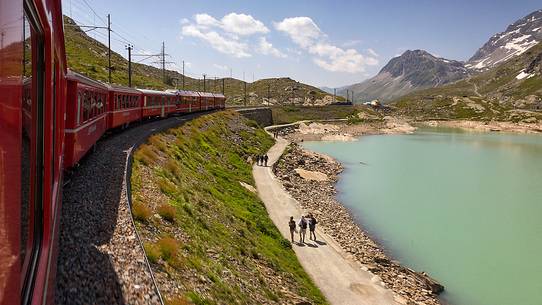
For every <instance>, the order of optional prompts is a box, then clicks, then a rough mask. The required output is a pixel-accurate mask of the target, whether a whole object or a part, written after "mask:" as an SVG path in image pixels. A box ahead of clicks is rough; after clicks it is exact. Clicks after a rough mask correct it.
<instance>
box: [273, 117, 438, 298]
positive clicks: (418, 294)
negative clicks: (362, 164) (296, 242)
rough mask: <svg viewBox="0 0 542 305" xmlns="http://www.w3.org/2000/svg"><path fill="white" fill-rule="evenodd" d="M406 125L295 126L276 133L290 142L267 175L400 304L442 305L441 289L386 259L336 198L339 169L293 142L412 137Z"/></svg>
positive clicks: (391, 122) (386, 122)
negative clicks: (271, 176) (367, 136)
mask: <svg viewBox="0 0 542 305" xmlns="http://www.w3.org/2000/svg"><path fill="white" fill-rule="evenodd" d="M414 130H415V128H414V127H412V126H411V125H410V124H408V123H407V122H406V121H403V120H399V119H396V118H387V119H385V120H383V121H381V122H373V123H370V124H363V125H346V124H341V125H336V124H334V125H333V124H321V123H311V124H300V125H299V126H290V127H287V128H283V129H281V132H280V134H281V135H282V136H284V137H286V138H288V139H289V140H290V141H292V142H293V143H292V144H291V145H290V147H289V148H288V149H287V151H286V153H285V154H284V155H283V156H282V157H281V159H280V161H279V162H278V163H277V165H276V166H275V167H274V169H273V171H274V174H275V176H276V177H278V178H279V179H280V181H281V182H282V184H283V186H284V188H285V189H286V190H287V191H288V192H289V194H290V195H291V196H292V197H293V198H294V199H296V200H297V201H298V202H299V203H300V204H301V206H302V208H303V209H304V210H305V211H306V212H312V213H314V214H315V215H316V217H317V219H318V221H319V228H320V229H321V230H322V231H323V232H324V233H326V234H328V235H329V236H331V237H332V238H333V239H334V240H335V241H336V242H337V243H338V244H339V245H340V246H341V247H342V248H343V249H344V251H345V252H346V253H348V256H349V258H352V259H354V260H356V261H358V262H359V263H361V264H362V268H363V269H364V270H367V271H370V272H372V273H373V274H375V275H378V276H379V277H380V278H381V279H382V281H383V282H384V283H385V285H386V287H388V288H390V289H391V290H393V291H394V292H395V293H397V294H398V295H400V296H401V297H403V298H404V300H405V304H442V303H441V301H440V300H439V299H438V293H440V292H441V289H442V288H443V287H442V286H440V284H438V283H437V282H436V281H435V280H433V279H432V278H431V277H430V276H428V275H427V274H425V273H422V272H416V271H414V270H412V269H409V268H406V267H404V266H402V265H401V264H400V262H398V261H395V260H393V259H391V258H390V257H389V256H388V255H387V254H386V253H385V251H384V249H383V247H381V246H380V245H379V244H378V243H377V242H375V241H374V240H373V239H372V238H371V237H370V236H369V234H368V233H367V232H366V231H365V230H364V229H363V227H362V225H360V224H359V223H358V222H357V221H355V219H354V217H353V216H352V215H351V214H350V213H349V212H348V210H347V209H346V208H345V207H344V206H343V205H342V204H341V203H340V202H339V201H338V200H337V199H336V194H337V190H336V187H335V185H336V183H337V181H338V178H339V175H340V173H341V172H342V171H343V167H342V165H341V164H340V163H339V162H338V161H336V160H334V159H333V158H331V157H329V156H327V155H322V154H318V153H314V152H311V151H308V150H305V149H303V148H302V147H301V146H299V145H298V144H297V143H296V142H301V141H307V140H334V141H350V140H352V139H351V138H354V139H355V137H357V136H360V135H367V134H394V133H395V134H397V133H412V132H413V131H414Z"/></svg>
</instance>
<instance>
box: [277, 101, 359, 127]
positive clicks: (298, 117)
mask: <svg viewBox="0 0 542 305" xmlns="http://www.w3.org/2000/svg"><path fill="white" fill-rule="evenodd" d="M362 108H364V109H366V108H367V107H362V106H350V105H327V106H317V107H308V106H299V107H292V106H286V107H272V108H271V110H272V112H273V122H274V123H275V124H288V123H294V122H297V121H302V120H330V119H347V118H352V117H355V116H356V115H357V114H358V112H360V111H361V109H362Z"/></svg>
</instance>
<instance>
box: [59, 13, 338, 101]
mask: <svg viewBox="0 0 542 305" xmlns="http://www.w3.org/2000/svg"><path fill="white" fill-rule="evenodd" d="M64 24H65V27H64V34H65V41H66V53H67V57H68V66H69V67H70V68H71V69H73V70H75V71H77V72H80V73H83V74H85V75H87V76H89V77H91V78H93V79H97V80H101V81H104V82H106V81H107V80H108V71H107V65H108V58H107V46H105V45H103V44H102V43H101V42H98V41H96V40H94V39H93V38H91V37H89V36H88V35H87V34H86V33H84V32H83V31H82V30H81V29H80V28H79V27H78V26H77V25H76V24H75V22H74V21H73V20H72V19H70V18H69V17H67V16H64ZM111 62H112V67H113V69H112V70H113V72H112V82H113V83H115V84H119V85H127V84H128V61H127V60H126V59H125V58H124V57H122V56H121V55H119V54H117V53H115V52H113V53H112V55H111ZM132 71H133V72H132V73H133V74H132V84H133V85H134V86H135V87H139V88H151V89H159V90H163V89H166V88H174V87H175V83H177V84H178V88H181V87H182V85H181V84H182V81H181V80H182V74H180V73H178V72H176V71H171V70H167V71H166V82H165V83H164V82H163V78H162V70H161V69H158V68H155V67H152V66H148V65H143V64H137V63H134V64H132ZM205 87H206V91H211V92H222V79H218V80H217V81H216V82H215V80H214V79H208V80H206V84H205ZM268 88H269V89H270V93H271V95H270V96H271V99H272V101H273V102H274V103H288V102H289V100H288V99H289V98H290V97H292V96H293V97H297V98H304V97H307V98H313V99H314V98H316V99H321V98H322V97H324V96H326V95H328V94H327V93H325V92H324V91H322V90H320V89H318V88H316V87H313V86H310V85H306V84H303V83H300V82H296V81H295V80H292V79H290V78H286V77H284V78H269V79H262V80H258V81H255V82H253V83H247V104H251V105H255V104H261V103H262V102H263V98H267V96H268ZM291 88H295V90H294V94H293V95H292V93H291V92H292V91H291ZM185 89H186V90H197V91H203V80H202V79H194V78H190V77H185ZM224 89H225V94H226V97H227V98H228V100H227V102H228V103H229V104H243V103H244V97H245V95H244V82H243V81H241V80H238V79H235V78H225V79H224ZM337 99H338V100H340V101H342V100H344V99H343V98H342V97H338V98H337Z"/></svg>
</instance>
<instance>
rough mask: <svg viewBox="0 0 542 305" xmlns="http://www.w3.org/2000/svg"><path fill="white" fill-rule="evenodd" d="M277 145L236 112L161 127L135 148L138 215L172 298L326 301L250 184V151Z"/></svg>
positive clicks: (198, 301)
mask: <svg viewBox="0 0 542 305" xmlns="http://www.w3.org/2000/svg"><path fill="white" fill-rule="evenodd" d="M272 144H273V139H272V138H271V137H269V136H268V135H267V134H266V133H265V132H264V131H263V130H262V129H261V128H259V127H257V125H256V124H255V123H254V122H253V121H248V120H246V119H244V118H243V117H241V116H240V115H239V114H238V113H236V112H234V111H229V112H220V113H215V114H211V115H205V116H203V117H200V118H198V119H196V120H194V121H192V122H190V123H187V124H186V125H184V126H182V127H179V128H176V129H171V130H169V131H167V132H164V133H162V134H158V135H155V136H153V137H151V138H150V139H149V140H148V143H146V144H144V145H142V146H141V147H140V148H139V149H138V151H137V152H136V153H135V155H134V164H133V174H132V191H133V193H132V196H133V200H134V206H133V211H134V217H135V218H136V219H137V227H138V230H139V232H140V234H141V236H142V239H143V240H144V242H145V250H146V253H147V256H148V258H149V260H150V261H151V265H152V268H153V271H154V273H155V276H156V278H157V281H158V283H159V284H158V285H159V288H160V290H161V292H162V294H163V295H165V297H166V299H167V300H168V303H170V304H191V303H194V304H228V305H229V304H283V303H284V302H287V303H292V304H293V303H297V302H302V301H305V302H310V303H312V304H326V301H325V299H324V297H323V296H322V294H321V293H320V292H319V290H318V289H317V288H316V287H315V286H314V284H313V283H312V282H311V280H310V278H309V277H308V275H307V274H306V273H305V272H304V270H303V268H302V267H301V265H300V264H299V262H298V260H297V258H296V256H295V253H294V252H293V250H292V249H291V245H290V243H289V241H288V240H286V239H284V238H283V237H282V236H281V235H280V233H279V231H278V230H277V228H276V227H275V226H274V225H273V223H272V222H271V220H270V219H269V217H268V215H267V212H266V209H265V207H264V205H263V203H262V202H261V201H260V200H259V198H258V196H257V195H256V194H255V193H254V192H252V191H250V190H249V188H251V187H250V186H254V181H253V178H252V172H251V165H250V164H249V163H248V162H247V158H248V157H249V156H254V155H256V154H260V153H263V152H265V151H267V149H268V148H269V147H271V145H272ZM242 184H244V186H243V185H242Z"/></svg>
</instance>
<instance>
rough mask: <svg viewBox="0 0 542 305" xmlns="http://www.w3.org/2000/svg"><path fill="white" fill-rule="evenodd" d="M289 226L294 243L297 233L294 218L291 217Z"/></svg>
mask: <svg viewBox="0 0 542 305" xmlns="http://www.w3.org/2000/svg"><path fill="white" fill-rule="evenodd" d="M288 225H289V226H290V238H291V240H292V243H294V233H295V220H294V216H290V221H289V222H288Z"/></svg>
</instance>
